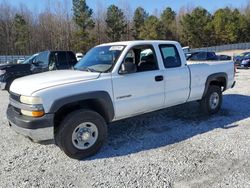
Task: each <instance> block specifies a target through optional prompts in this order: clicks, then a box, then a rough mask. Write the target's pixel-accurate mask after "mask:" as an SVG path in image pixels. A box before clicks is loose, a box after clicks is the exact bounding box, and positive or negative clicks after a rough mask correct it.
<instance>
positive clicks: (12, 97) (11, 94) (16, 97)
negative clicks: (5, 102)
mask: <svg viewBox="0 0 250 188" xmlns="http://www.w3.org/2000/svg"><path fill="white" fill-rule="evenodd" d="M20 96H21V95H18V94H16V93H12V92H10V98H11V99H13V100H14V101H17V102H20Z"/></svg>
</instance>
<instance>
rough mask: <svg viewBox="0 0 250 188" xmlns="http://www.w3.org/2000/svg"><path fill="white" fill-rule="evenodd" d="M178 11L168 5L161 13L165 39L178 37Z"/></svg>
mask: <svg viewBox="0 0 250 188" xmlns="http://www.w3.org/2000/svg"><path fill="white" fill-rule="evenodd" d="M175 17H176V13H175V12H174V11H173V10H172V9H171V8H170V7H167V8H166V9H165V10H164V11H163V12H162V14H161V22H162V25H163V35H164V39H170V40H174V39H176V38H177V36H176V35H177V32H176V30H177V26H176V18H175Z"/></svg>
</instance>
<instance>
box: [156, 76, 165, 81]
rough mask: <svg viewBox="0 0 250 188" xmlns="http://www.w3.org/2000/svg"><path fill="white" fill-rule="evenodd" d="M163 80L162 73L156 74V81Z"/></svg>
mask: <svg viewBox="0 0 250 188" xmlns="http://www.w3.org/2000/svg"><path fill="white" fill-rule="evenodd" d="M162 80H163V76H162V75H159V76H156V77H155V81H156V82H160V81H162Z"/></svg>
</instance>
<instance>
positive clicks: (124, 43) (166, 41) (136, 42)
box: [98, 40, 178, 46]
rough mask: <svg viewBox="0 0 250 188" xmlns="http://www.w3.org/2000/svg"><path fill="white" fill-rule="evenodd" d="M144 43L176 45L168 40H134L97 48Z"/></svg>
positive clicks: (105, 44)
mask: <svg viewBox="0 0 250 188" xmlns="http://www.w3.org/2000/svg"><path fill="white" fill-rule="evenodd" d="M145 43H149V44H166V43H167V44H178V42H176V41H170V40H134V41H121V42H111V43H104V44H100V45H98V46H107V45H124V46H127V45H143V44H145Z"/></svg>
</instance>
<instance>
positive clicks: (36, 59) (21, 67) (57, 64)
mask: <svg viewBox="0 0 250 188" xmlns="http://www.w3.org/2000/svg"><path fill="white" fill-rule="evenodd" d="M76 63H77V60H76V56H75V54H74V53H73V52H71V51H44V52H40V53H37V54H34V55H32V56H31V57H29V58H28V59H26V60H25V61H23V62H21V63H20V64H5V65H0V87H1V89H2V90H8V91H9V87H10V85H11V83H12V82H13V81H14V80H15V79H16V78H20V77H23V76H27V75H30V74H35V73H41V72H46V71H52V70H56V69H59V70H61V69H72V68H73V67H74V65H75V64H76Z"/></svg>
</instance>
